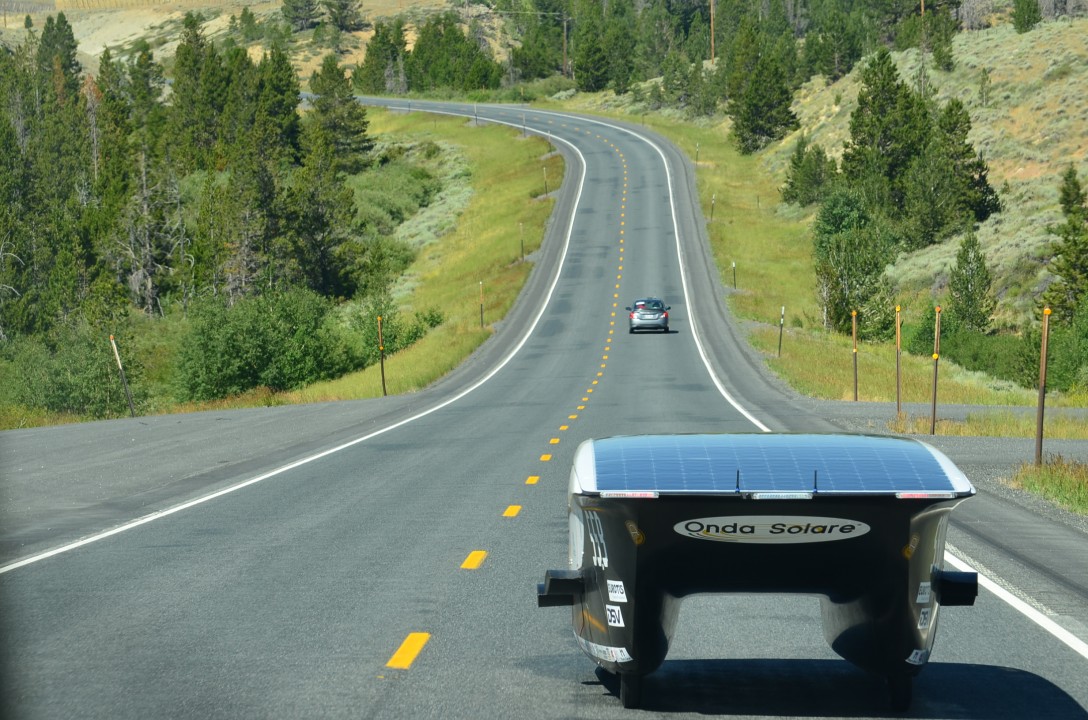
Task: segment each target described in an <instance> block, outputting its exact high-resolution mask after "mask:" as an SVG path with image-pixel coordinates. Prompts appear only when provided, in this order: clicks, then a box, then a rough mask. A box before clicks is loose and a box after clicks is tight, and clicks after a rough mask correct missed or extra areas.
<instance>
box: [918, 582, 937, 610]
mask: <svg viewBox="0 0 1088 720" xmlns="http://www.w3.org/2000/svg"><path fill="white" fill-rule="evenodd" d="M932 599H933V585H932V584H931V583H927V582H924V583H918V597H916V598H914V602H916V603H917V604H919V605H929V601H930V600H932Z"/></svg>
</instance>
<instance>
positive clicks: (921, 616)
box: [918, 608, 933, 630]
mask: <svg viewBox="0 0 1088 720" xmlns="http://www.w3.org/2000/svg"><path fill="white" fill-rule="evenodd" d="M932 618H933V610H932V609H930V608H922V610H921V612H919V613H918V629H919V630H925V629H926V628H928V627H929V623H930V620H931V619H932Z"/></svg>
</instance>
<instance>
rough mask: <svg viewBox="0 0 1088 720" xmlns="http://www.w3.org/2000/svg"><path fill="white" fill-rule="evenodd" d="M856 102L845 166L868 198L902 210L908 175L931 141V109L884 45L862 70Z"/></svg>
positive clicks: (845, 172)
mask: <svg viewBox="0 0 1088 720" xmlns="http://www.w3.org/2000/svg"><path fill="white" fill-rule="evenodd" d="M861 80H862V88H861V92H860V93H859V94H858V105H857V108H855V109H854V112H853V113H851V115H850V139H849V141H847V142H846V144H845V146H844V148H843V156H842V172H843V175H845V176H846V177H848V178H850V179H851V182H852V183H854V184H855V185H858V186H861V187H865V188H866V189H865V193H866V195H867V196H868V199H869V202H871V203H873V204H874V205H882V206H886V207H887V208H888V210H889V212H890V213H891V214H892V215H893V216H894V217H898V216H901V215H902V213H903V200H904V188H903V182H904V177H905V175H906V172H907V170H908V168H909V167H910V165H911V163H912V161H913V160H914V158H916V157H917V156H919V155H920V154H922V152H923V151H924V148H925V147H926V144H927V143H928V141H929V133H930V120H929V110H928V107H927V105H926V102H925V100H924V99H923V98H921V97H919V96H917V95H916V94H915V93H914V92H912V91H911V89H910V88H909V87H907V86H906V84H904V83H903V82H902V80H900V78H899V72H898V70H896V67H895V63H894V62H893V61H892V57H891V53H890V52H888V50H887V49H886V48H881V49H880V50H878V51H877V52H876V54H875V55H874V56H873V57H872V58H871V59H870V61H869V63H868V65H866V67H865V68H864V70H862V73H861Z"/></svg>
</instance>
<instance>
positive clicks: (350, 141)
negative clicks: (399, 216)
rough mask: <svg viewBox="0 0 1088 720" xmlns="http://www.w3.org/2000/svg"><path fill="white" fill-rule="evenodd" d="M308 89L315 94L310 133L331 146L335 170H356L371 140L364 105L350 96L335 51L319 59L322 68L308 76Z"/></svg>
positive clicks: (351, 171)
mask: <svg viewBox="0 0 1088 720" xmlns="http://www.w3.org/2000/svg"><path fill="white" fill-rule="evenodd" d="M310 90H311V91H312V92H313V93H314V94H315V97H314V99H313V108H314V110H313V113H312V114H311V115H312V117H311V118H310V125H311V133H310V137H311V138H318V137H320V142H321V144H323V145H327V146H328V147H329V148H331V150H332V153H333V157H334V165H335V167H336V168H337V169H338V170H340V171H343V172H347V173H356V172H359V171H360V170H361V169H362V168H363V166H364V165H365V163H366V159H367V153H368V152H369V151H370V148H371V147H373V145H374V142H373V141H372V140H371V138H370V136H369V135H368V134H367V128H368V127H369V124H370V123H369V121H368V120H367V117H366V108H364V107H363V106H362V105H360V104H359V103H358V102H356V100H355V98H354V97H353V96H352V94H351V83H350V82H349V80H348V78H347V76H346V75H345V74H344V70H343V68H341V67H340V65H339V63H338V62H337V58H336V55H332V54H330V55H326V56H325V58H324V60H322V62H321V68H320V69H319V70H317V71H316V72H314V74H313V75H312V76H311V77H310ZM311 152H312V150H311Z"/></svg>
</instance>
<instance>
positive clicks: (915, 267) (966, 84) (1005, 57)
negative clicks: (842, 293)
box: [764, 18, 1088, 327]
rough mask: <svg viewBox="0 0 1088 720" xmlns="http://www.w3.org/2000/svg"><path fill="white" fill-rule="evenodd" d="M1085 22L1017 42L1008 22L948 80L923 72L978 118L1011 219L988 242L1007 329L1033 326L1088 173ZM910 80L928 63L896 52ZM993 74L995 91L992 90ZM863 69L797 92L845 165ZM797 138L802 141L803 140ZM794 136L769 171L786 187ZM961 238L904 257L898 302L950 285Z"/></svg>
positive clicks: (983, 231)
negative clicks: (1077, 190)
mask: <svg viewBox="0 0 1088 720" xmlns="http://www.w3.org/2000/svg"><path fill="white" fill-rule="evenodd" d="M1086 38H1088V18H1078V19H1074V20H1061V21H1053V22H1045V23H1042V24H1040V25H1038V26H1037V27H1036V28H1035V29H1034V30H1033V31H1031V32H1029V33H1024V34H1022V35H1021V34H1018V33H1017V32H1016V31H1015V30H1013V28H1012V26H1011V25H1010V24H1005V25H1000V26H998V27H995V28H990V29H987V30H980V31H974V32H964V33H960V34H959V35H957V36H956V38H955V41H954V43H953V50H954V53H955V58H956V67H955V69H954V70H953V71H952V72H949V73H944V72H940V71H936V70H933V69H932V67H933V66H932V63H931V62H926V65H927V67H928V76H929V82H930V84H931V87H933V88H934V89H935V91H936V97H937V98H938V99H940V100H941V101H942V102H943V101H947V100H949V99H951V98H959V99H960V100H961V101H962V102H963V103H964V105H965V106H966V108H967V110H968V112H969V113H970V115H971V120H972V124H973V130H972V132H971V135H970V140H971V142H972V144H974V146H975V148H976V149H978V150H979V151H980V152H981V153H982V155H983V157H984V158H985V159H986V160H987V162H988V163H989V165H990V184H991V185H993V186H994V187H995V188H996V189H997V190H998V192H999V194H1000V196H1001V201H1002V203H1004V206H1005V210H1004V212H1002V213H999V214H997V215H995V216H993V217H992V218H991V219H990V220H988V221H987V222H985V223H983V224H982V226H981V227H980V229H979V240H980V242H981V243H982V247H983V250H984V252H985V253H986V257H987V260H988V264H989V266H990V268H991V272H992V273H993V276H994V290H995V292H996V294H997V297H998V312H997V321H998V325H999V326H1000V325H1006V326H1011V327H1015V326H1018V325H1020V324H1021V323H1022V322H1023V321H1024V320H1026V319H1028V318H1030V317H1031V316H1032V315H1033V313H1034V311H1035V309H1036V305H1037V298H1038V296H1039V294H1040V293H1041V292H1042V290H1043V289H1044V288H1045V287H1046V284H1047V282H1048V280H1049V275H1048V273H1047V271H1046V264H1047V263H1048V262H1049V261H1050V260H1051V257H1052V253H1051V251H1050V248H1049V245H1050V242H1051V236H1050V235H1048V233H1047V231H1046V228H1047V225H1049V224H1052V223H1057V222H1060V220H1061V212H1060V209H1059V207H1058V185H1059V182H1060V175H1061V173H1062V172H1063V171H1064V170H1065V169H1066V168H1067V167H1068V164H1069V163H1070V162H1072V163H1074V164H1075V165H1076V166H1077V168H1078V170H1079V171H1080V172H1081V176H1082V177H1084V176H1085V175H1086V174H1088V144H1086V143H1085V137H1088V92H1086V89H1088V41H1086ZM895 59H896V63H897V65H898V67H899V72H900V75H901V77H903V78H904V79H906V80H908V81H909V82H912V83H913V82H914V81H915V79H916V78H917V76H918V72H919V68H920V67H921V65H922V63H923V58H922V56H921V54H920V53H919V52H918V51H909V52H905V53H896V54H895ZM987 73H988V75H989V89H988V92H987V91H985V90H983V87H984V81H983V77H984V75H985V74H987ZM858 75H859V73H858V71H857V70H856V69H855V71H854V72H853V73H852V74H851V75H849V76H848V77H846V78H844V79H842V80H841V81H839V82H837V83H834V84H831V85H828V84H827V83H825V82H824V81H823V79H822V78H816V79H814V80H813V81H812V82H810V83H808V84H807V85H806V86H805V87H803V88H802V90H801V92H800V93H798V95H797V98H796V102H795V103H794V111H795V112H796V113H797V115H798V118H799V119H800V121H801V127H802V130H803V131H804V132H806V133H807V134H808V135H809V136H810V137H811V138H812V139H813V142H816V143H818V144H820V145H822V146H823V147H824V149H825V150H827V151H828V152H829V154H831V155H833V156H836V157H838V156H839V155H841V152H842V144H843V141H844V140H846V139H847V138H848V137H849V121H850V113H851V112H852V111H853V109H854V107H855V106H856V100H857V94H858V89H859V82H858V79H857V78H858ZM799 132H800V131H799ZM795 142H796V134H795V135H794V136H791V137H789V138H786V140H785V141H784V142H783V143H782V144H781V145H779V146H778V147H777V148H775V149H774V150H772V151H770V152H768V153H767V154H766V157H765V158H764V162H765V167H766V168H767V170H768V171H769V172H771V173H772V175H774V176H775V177H778V178H784V176H785V167H786V164H787V163H788V161H789V155H790V153H791V152H792V151H793V147H794V144H795ZM957 246H958V243H957V242H956V241H955V240H952V241H949V242H945V243H942V244H938V245H934V246H932V247H929V248H926V249H925V250H922V251H919V252H916V253H912V254H910V255H906V256H901V257H899V258H897V259H896V260H895V262H894V265H893V270H892V273H891V274H892V277H894V278H895V279H896V281H897V282H898V283H899V286H900V287H899V290H900V292H901V294H904V295H909V294H912V293H914V294H921V295H928V294H930V293H931V292H940V291H941V290H943V288H944V287H945V286H946V285H947V282H948V270H949V268H950V267H951V266H952V265H953V264H954V263H955V255H956V249H957Z"/></svg>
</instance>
